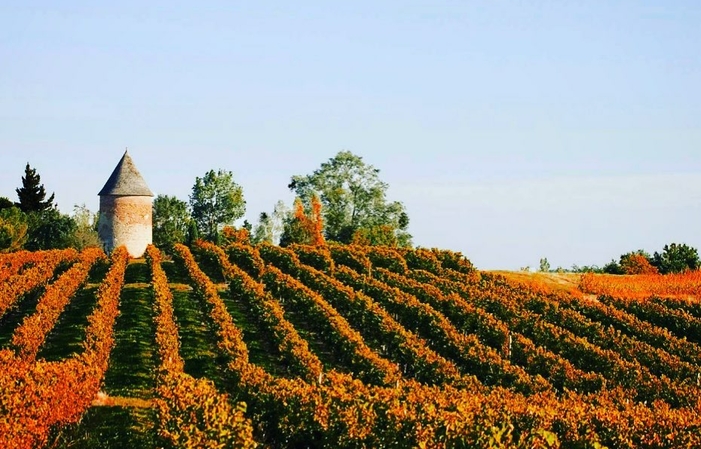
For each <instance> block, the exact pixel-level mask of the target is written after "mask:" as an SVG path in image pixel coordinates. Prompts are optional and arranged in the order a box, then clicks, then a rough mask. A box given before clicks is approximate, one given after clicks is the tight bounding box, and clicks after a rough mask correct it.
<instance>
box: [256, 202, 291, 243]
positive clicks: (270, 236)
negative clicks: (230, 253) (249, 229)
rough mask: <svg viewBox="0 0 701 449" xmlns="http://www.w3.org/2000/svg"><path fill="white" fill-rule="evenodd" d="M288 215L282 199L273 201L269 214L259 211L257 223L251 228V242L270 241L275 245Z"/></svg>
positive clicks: (278, 240)
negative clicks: (273, 204)
mask: <svg viewBox="0 0 701 449" xmlns="http://www.w3.org/2000/svg"><path fill="white" fill-rule="evenodd" d="M288 215H289V211H288V209H287V206H285V203H284V202H283V201H278V202H277V203H275V207H274V208H273V212H272V213H271V214H269V213H267V212H261V213H260V216H259V217H258V224H256V226H255V227H254V228H253V234H252V237H251V241H252V242H253V243H272V244H274V245H277V244H278V243H279V242H280V237H281V235H282V233H283V231H284V227H285V220H286V218H287V216H288Z"/></svg>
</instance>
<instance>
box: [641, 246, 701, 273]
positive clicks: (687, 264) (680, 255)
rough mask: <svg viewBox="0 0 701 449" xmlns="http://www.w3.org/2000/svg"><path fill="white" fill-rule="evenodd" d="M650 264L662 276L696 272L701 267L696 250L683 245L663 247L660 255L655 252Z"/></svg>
mask: <svg viewBox="0 0 701 449" xmlns="http://www.w3.org/2000/svg"><path fill="white" fill-rule="evenodd" d="M651 263H652V265H653V266H654V267H656V268H657V269H658V270H659V272H660V273H662V274H668V273H681V272H684V271H687V270H698V269H699V266H700V265H701V261H699V252H698V250H697V249H696V248H693V247H691V246H688V245H686V244H684V243H681V244H677V243H671V244H669V245H665V246H664V248H663V250H662V253H658V252H657V251H655V254H654V255H653V256H652V261H651Z"/></svg>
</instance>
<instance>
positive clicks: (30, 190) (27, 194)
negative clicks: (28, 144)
mask: <svg viewBox="0 0 701 449" xmlns="http://www.w3.org/2000/svg"><path fill="white" fill-rule="evenodd" d="M15 191H16V192H17V196H18V197H19V203H17V206H18V207H19V208H20V209H22V212H41V211H45V210H47V209H51V208H52V207H53V202H54V194H53V193H52V194H51V196H50V197H49V199H48V200H45V198H46V190H45V189H44V185H43V184H41V176H39V175H38V174H37V171H36V169H34V168H30V167H29V163H28V162H27V166H26V167H25V168H24V176H23V177H22V187H20V188H17V189H15Z"/></svg>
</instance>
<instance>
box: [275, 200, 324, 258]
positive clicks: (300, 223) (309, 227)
mask: <svg viewBox="0 0 701 449" xmlns="http://www.w3.org/2000/svg"><path fill="white" fill-rule="evenodd" d="M322 230H323V217H322V214H321V202H320V200H319V197H317V196H316V195H312V209H311V211H310V213H309V214H307V213H305V211H304V205H303V204H302V201H301V200H300V199H299V198H297V199H295V204H294V213H293V215H291V216H290V217H288V219H287V220H286V221H285V226H284V229H283V233H282V236H281V237H280V246H289V245H292V244H299V245H313V246H321V245H324V244H325V241H324V236H323V233H322Z"/></svg>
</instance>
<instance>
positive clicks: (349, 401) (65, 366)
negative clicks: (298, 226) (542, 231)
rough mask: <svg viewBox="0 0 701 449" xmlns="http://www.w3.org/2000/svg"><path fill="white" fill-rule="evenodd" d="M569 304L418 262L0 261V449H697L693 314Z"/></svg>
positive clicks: (120, 256) (647, 304)
mask: <svg viewBox="0 0 701 449" xmlns="http://www.w3.org/2000/svg"><path fill="white" fill-rule="evenodd" d="M607 282H608V281H607ZM579 284H580V279H579V278H578V277H574V276H562V275H534V274H531V275H525V274H519V273H497V272H479V271H477V270H475V269H474V268H473V267H472V265H471V264H470V263H469V261H468V260H467V259H465V258H464V257H463V256H462V255H460V254H459V253H453V252H450V251H439V250H425V249H419V250H395V249H390V248H381V247H362V246H330V247H328V248H326V247H321V248H320V247H310V246H292V247H290V248H288V249H284V248H280V247H275V246H269V245H261V246H255V247H254V246H251V245H248V244H242V243H234V244H230V245H229V246H227V247H226V248H220V247H216V246H214V245H211V244H207V243H200V244H198V245H197V246H196V247H194V248H191V249H190V248H187V247H184V246H177V247H176V249H175V257H174V258H173V260H172V261H171V260H164V258H163V255H162V254H160V253H159V252H158V250H156V249H155V248H154V247H150V248H149V250H148V252H147V258H146V260H128V259H127V257H126V253H125V252H124V251H123V250H117V251H115V252H114V253H113V254H112V255H111V257H110V258H109V260H108V259H107V258H106V257H105V256H104V255H103V254H101V253H100V252H98V251H94V250H89V251H85V252H83V253H80V254H78V253H77V252H75V251H73V250H65V251H51V252H39V253H26V252H20V253H14V254H7V255H0V348H1V350H0V368H1V369H0V417H2V419H1V420H0V443H2V444H1V445H2V446H3V447H33V446H37V445H44V446H48V447H66V448H67V447H71V448H82V447H85V448H87V447H132V448H156V447H163V446H169V445H172V446H174V447H256V446H257V445H258V446H260V447H504V448H506V447H523V448H531V447H568V448H570V447H581V448H589V447H591V448H594V447H602V446H605V447H610V448H633V447H636V448H637V447H695V446H696V447H697V446H699V445H701V436H700V435H699V433H698V431H697V429H698V428H699V426H700V425H701V416H700V415H699V410H701V408H700V405H699V399H698V398H699V397H700V396H699V393H700V392H701V391H700V388H701V387H700V386H699V383H700V382H699V379H701V364H700V361H701V307H699V306H698V303H697V302H695V301H693V300H688V298H687V299H686V300H680V299H676V300H673V299H669V300H661V299H654V298H653V299H650V298H645V299H635V298H629V297H627V296H626V295H621V296H619V297H617V296H596V295H592V293H591V292H587V294H583V293H582V292H580V291H579ZM602 285H603V284H602ZM606 285H609V284H606ZM619 291H620V290H619ZM592 299H596V300H592ZM217 444H219V445H217Z"/></svg>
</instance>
